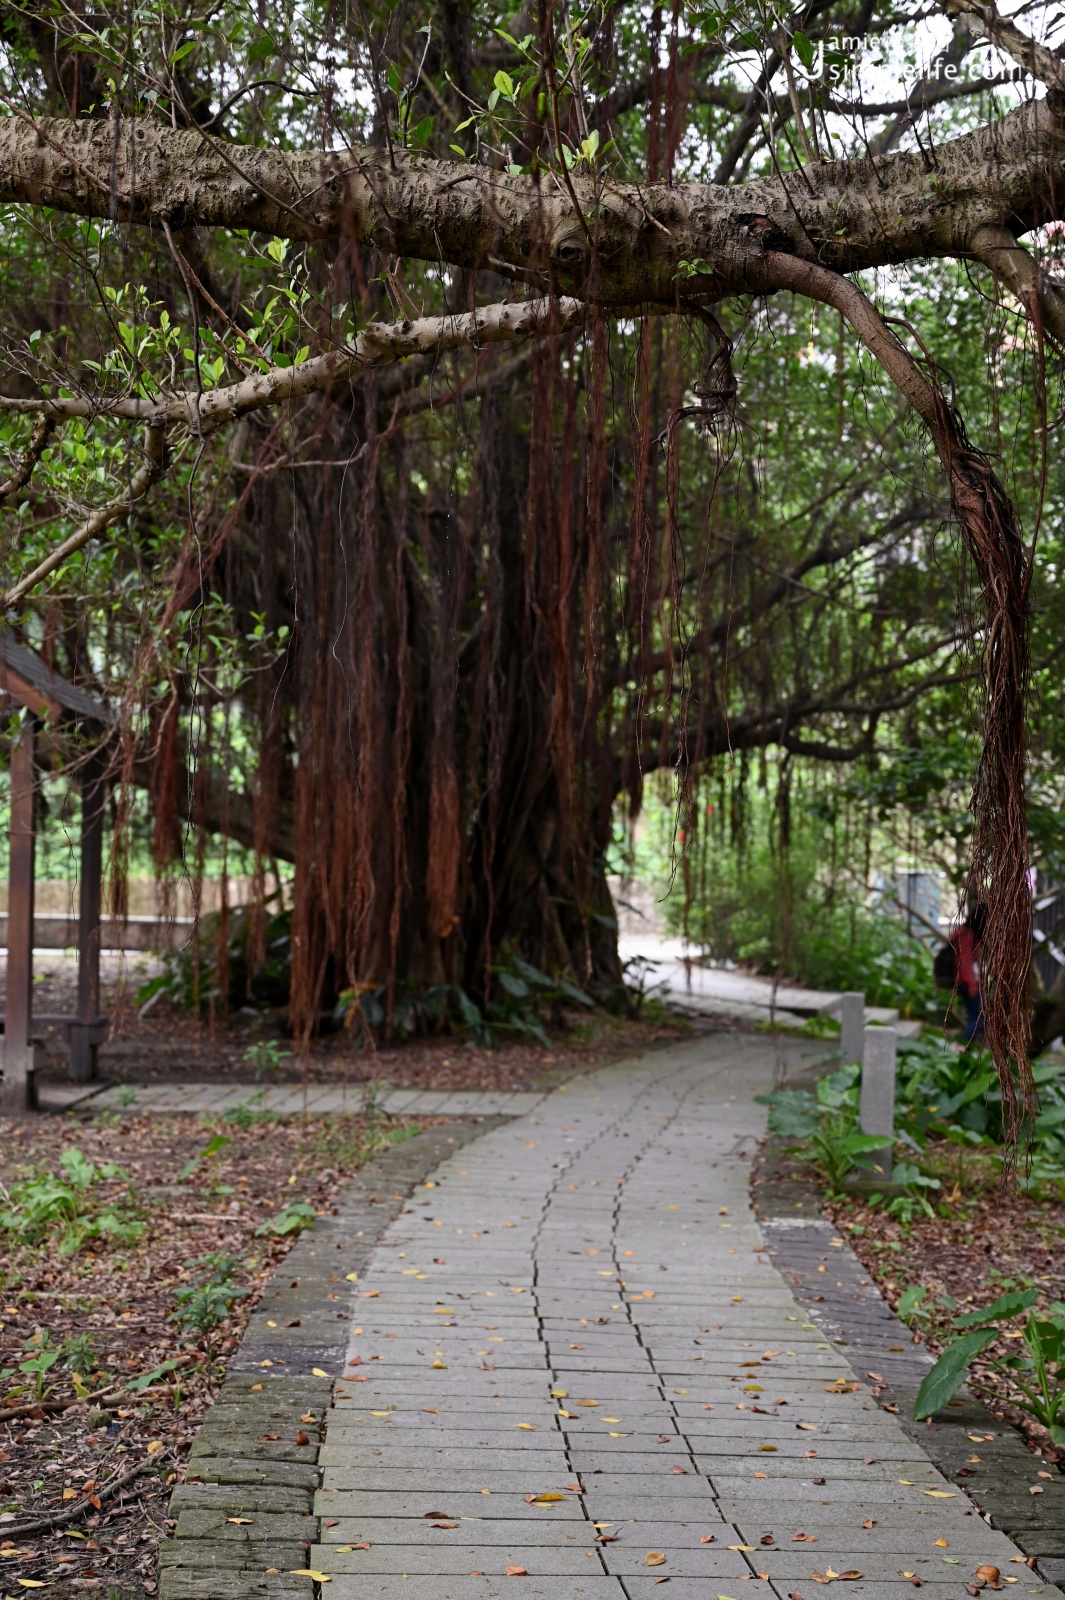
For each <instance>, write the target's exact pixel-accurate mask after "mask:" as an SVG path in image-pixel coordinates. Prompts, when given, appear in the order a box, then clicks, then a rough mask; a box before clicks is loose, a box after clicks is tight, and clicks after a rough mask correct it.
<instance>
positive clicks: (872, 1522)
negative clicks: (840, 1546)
mask: <svg viewBox="0 0 1065 1600" xmlns="http://www.w3.org/2000/svg"><path fill="white" fill-rule="evenodd" d="M862 1527H863V1528H875V1527H876V1518H875V1517H867V1518H866V1520H865V1521H864V1522H863V1523H862Z"/></svg>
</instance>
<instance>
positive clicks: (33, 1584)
mask: <svg viewBox="0 0 1065 1600" xmlns="http://www.w3.org/2000/svg"><path fill="white" fill-rule="evenodd" d="M15 1582H16V1583H21V1585H22V1587H23V1588H24V1589H47V1588H48V1585H47V1584H46V1583H44V1582H42V1580H41V1579H40V1578H16V1579H15Z"/></svg>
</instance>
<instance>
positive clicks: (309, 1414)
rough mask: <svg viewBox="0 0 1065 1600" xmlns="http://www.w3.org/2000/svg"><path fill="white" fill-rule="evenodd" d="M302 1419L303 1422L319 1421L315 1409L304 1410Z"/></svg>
mask: <svg viewBox="0 0 1065 1600" xmlns="http://www.w3.org/2000/svg"><path fill="white" fill-rule="evenodd" d="M300 1421H301V1422H317V1421H318V1418H317V1417H316V1416H315V1414H314V1412H313V1411H304V1412H303V1413H302V1415H301V1416H300Z"/></svg>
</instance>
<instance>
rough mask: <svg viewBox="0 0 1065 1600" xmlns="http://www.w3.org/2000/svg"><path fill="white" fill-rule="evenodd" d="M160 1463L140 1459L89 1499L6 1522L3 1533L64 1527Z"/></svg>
mask: <svg viewBox="0 0 1065 1600" xmlns="http://www.w3.org/2000/svg"><path fill="white" fill-rule="evenodd" d="M160 1465H161V1462H160V1461H156V1460H152V1461H141V1462H140V1463H139V1464H138V1465H137V1466H135V1467H130V1469H129V1471H128V1472H123V1473H122V1474H121V1475H120V1476H119V1477H117V1478H112V1479H111V1482H110V1483H105V1484H104V1486H103V1488H102V1489H99V1490H97V1492H96V1493H95V1495H94V1496H93V1498H92V1499H91V1500H79V1502H78V1504H77V1505H75V1506H71V1507H69V1509H68V1510H65V1511H53V1512H52V1513H51V1515H50V1516H47V1517H35V1518H34V1519H33V1521H32V1522H9V1523H6V1524H5V1525H4V1533H5V1534H7V1535H8V1536H10V1535H11V1534H19V1535H21V1534H23V1533H45V1532H46V1531H47V1530H48V1529H49V1528H62V1527H65V1526H66V1524H67V1523H68V1522H76V1521H77V1519H78V1518H79V1517H81V1516H84V1515H85V1513H86V1512H87V1511H99V1510H100V1506H98V1505H97V1504H96V1501H97V1500H99V1501H100V1502H101V1503H102V1502H103V1501H104V1500H110V1499H112V1498H113V1497H114V1496H115V1495H116V1494H118V1492H119V1490H120V1489H123V1488H125V1486H126V1484H127V1483H132V1482H133V1479H134V1478H140V1477H142V1476H143V1475H144V1474H145V1473H149V1472H152V1473H154V1472H157V1471H158V1469H159V1467H160Z"/></svg>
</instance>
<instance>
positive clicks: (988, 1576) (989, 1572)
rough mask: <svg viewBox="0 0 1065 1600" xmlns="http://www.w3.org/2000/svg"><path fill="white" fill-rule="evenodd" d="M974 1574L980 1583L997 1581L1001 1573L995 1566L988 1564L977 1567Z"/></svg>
mask: <svg viewBox="0 0 1065 1600" xmlns="http://www.w3.org/2000/svg"><path fill="white" fill-rule="evenodd" d="M975 1576H976V1579H977V1581H978V1582H980V1583H998V1581H999V1579H1000V1578H1001V1577H1002V1574H1001V1572H1000V1571H999V1570H998V1568H997V1567H992V1566H990V1565H988V1566H984V1567H977V1569H976V1573H975Z"/></svg>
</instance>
